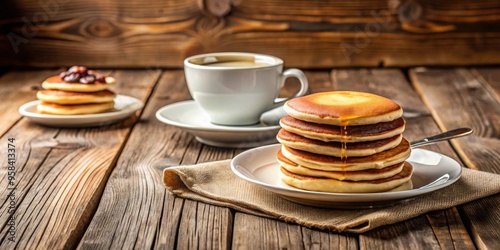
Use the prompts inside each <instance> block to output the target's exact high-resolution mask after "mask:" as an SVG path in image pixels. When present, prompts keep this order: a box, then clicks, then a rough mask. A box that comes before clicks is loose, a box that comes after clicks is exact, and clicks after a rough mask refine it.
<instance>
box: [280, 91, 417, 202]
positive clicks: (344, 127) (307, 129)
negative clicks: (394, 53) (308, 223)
mask: <svg viewBox="0 0 500 250" xmlns="http://www.w3.org/2000/svg"><path fill="white" fill-rule="evenodd" d="M284 109H285V111H286V112H287V114H288V116H285V117H283V118H282V119H281V120H280V125H281V126H282V129H281V130H280V131H279V133H278V135H277V139H278V141H279V142H280V143H281V144H282V145H283V146H282V150H281V151H280V152H278V154H277V159H278V162H279V163H280V166H281V172H282V173H283V175H282V180H283V181H284V182H285V183H287V184H289V185H291V186H295V187H298V188H301V189H306V190H315V191H329V192H378V191H388V190H391V189H394V188H396V187H398V186H401V185H402V184H403V183H406V182H408V181H409V180H410V178H411V175H412V173H413V171H412V166H411V164H409V163H407V162H405V160H406V158H407V157H408V156H409V152H410V147H409V144H408V142H407V141H406V140H405V139H404V138H403V136H402V133H403V131H404V127H405V121H404V119H403V118H401V116H402V114H403V110H402V108H401V107H400V106H399V105H398V104H397V103H395V102H394V101H392V100H390V99H387V98H385V97H382V96H378V95H374V94H370V93H363V92H353V91H333V92H320V93H316V94H312V95H308V96H304V97H298V98H295V99H292V100H290V101H288V102H287V103H286V104H285V106H284ZM355 173H356V174H355ZM360 176H361V177H360ZM351 178H354V179H351ZM358 180H359V182H356V181H358ZM366 180H369V181H370V182H369V183H367V182H366ZM344 181H345V182H344ZM351 182H352V183H351ZM346 187H348V188H346Z"/></svg>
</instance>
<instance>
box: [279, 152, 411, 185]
mask: <svg viewBox="0 0 500 250" xmlns="http://www.w3.org/2000/svg"><path fill="white" fill-rule="evenodd" d="M277 160H278V163H279V164H280V165H281V167H282V168H284V169H286V170H288V171H290V172H292V173H294V174H299V175H304V176H312V177H326V178H331V179H336V180H341V181H342V180H350V181H363V180H376V179H383V178H388V177H391V176H393V175H396V174H398V173H399V172H401V170H402V169H403V163H402V162H401V163H398V164H394V165H392V166H388V167H384V168H381V169H368V170H360V171H325V170H317V169H312V168H307V167H304V166H302V165H299V164H297V163H295V162H293V161H291V160H290V159H288V158H286V157H285V156H284V155H283V154H282V153H281V151H279V152H278V155H277Z"/></svg>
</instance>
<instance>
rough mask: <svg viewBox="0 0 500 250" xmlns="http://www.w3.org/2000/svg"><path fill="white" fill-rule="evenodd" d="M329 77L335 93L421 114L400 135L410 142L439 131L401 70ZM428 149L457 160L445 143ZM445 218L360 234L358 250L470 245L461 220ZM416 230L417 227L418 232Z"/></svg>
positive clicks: (351, 72)
mask: <svg viewBox="0 0 500 250" xmlns="http://www.w3.org/2000/svg"><path fill="white" fill-rule="evenodd" d="M331 77H332V82H333V83H334V86H335V89H336V90H351V91H364V92H370V93H375V94H378V95H382V96H385V97H387V98H390V99H393V100H394V101H395V102H397V103H398V104H399V105H400V106H402V107H403V110H404V109H412V110H413V111H414V112H416V113H417V114H420V116H418V117H415V118H407V119H406V128H405V132H404V133H403V135H404V137H405V138H406V139H408V140H409V141H412V140H417V139H421V138H424V137H425V136H429V135H433V134H437V133H439V132H440V130H439V128H438V127H437V125H436V124H435V123H434V121H433V120H432V118H431V117H430V116H429V112H428V111H427V110H426V109H425V106H424V104H423V103H422V101H421V100H420V99H419V98H418V95H417V94H416V93H415V92H414V91H413V90H412V88H411V85H410V83H409V82H408V80H407V79H406V77H405V75H404V74H403V73H402V71H400V70H398V69H389V70H387V69H352V70H333V71H332V73H331ZM389 83H390V84H389ZM427 148H428V149H430V150H433V151H436V152H440V153H443V154H445V155H448V156H450V157H452V158H454V159H455V160H458V161H459V158H458V157H457V156H456V154H455V153H454V151H453V150H452V148H451V147H450V146H449V144H448V143H446V142H444V143H438V144H434V145H430V146H427ZM446 211H447V210H446ZM446 218H447V220H446V221H439V222H438V221H436V220H435V219H433V218H432V217H429V220H428V221H426V220H425V217H424V216H421V217H418V218H415V219H411V220H408V221H405V222H401V223H398V224H396V225H394V226H391V227H383V228H381V229H376V230H374V232H368V233H366V234H363V235H360V238H359V242H360V247H361V248H362V249H364V248H366V249H371V248H373V246H376V247H375V248H383V249H399V248H406V247H407V246H410V247H411V248H415V247H417V246H420V248H422V249H427V248H428V249H438V248H439V246H440V245H441V244H442V243H441V242H442V241H450V240H453V241H454V242H456V244H457V246H460V247H466V246H471V245H472V241H471V239H470V238H469V237H468V234H467V229H466V228H465V227H464V224H463V223H462V221H461V220H459V219H457V218H456V217H455V216H453V214H449V213H446ZM415 227H418V230H416V229H415ZM396 228H397V229H396ZM443 230H446V231H448V232H450V233H449V235H446V236H443V235H442V234H441V233H440V232H441V231H443ZM401 232H404V233H401ZM416 232H419V233H416ZM422 232H425V233H424V234H423V233H422ZM389 239H390V240H389ZM417 248H418V247H417Z"/></svg>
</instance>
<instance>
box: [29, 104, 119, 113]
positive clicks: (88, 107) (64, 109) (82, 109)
mask: <svg viewBox="0 0 500 250" xmlns="http://www.w3.org/2000/svg"><path fill="white" fill-rule="evenodd" d="M114 106H115V103H114V102H113V101H111V102H104V103H91V104H75V105H62V104H55V103H49V102H41V103H39V104H38V105H37V110H38V112H40V113H46V114H54V115H81V114H95V113H101V112H105V111H109V110H112V109H113V108H114Z"/></svg>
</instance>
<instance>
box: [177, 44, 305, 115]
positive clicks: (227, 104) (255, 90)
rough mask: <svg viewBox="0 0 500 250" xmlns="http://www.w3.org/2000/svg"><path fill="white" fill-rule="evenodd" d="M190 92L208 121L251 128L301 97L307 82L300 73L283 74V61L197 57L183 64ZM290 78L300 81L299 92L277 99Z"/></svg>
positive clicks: (265, 57)
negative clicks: (262, 115)
mask: <svg viewBox="0 0 500 250" xmlns="http://www.w3.org/2000/svg"><path fill="white" fill-rule="evenodd" d="M184 72H185V75H186V82H187V86H188V88H189V92H190V93H191V96H192V97H193V99H194V100H195V101H196V103H198V105H199V106H200V107H201V109H202V110H203V111H205V113H206V114H207V115H208V117H209V118H210V121H211V122H212V123H215V124H222V125H250V124H256V123H258V122H259V118H260V115H261V114H262V113H264V112H265V111H267V110H270V109H272V108H275V107H278V106H279V105H282V104H283V103H284V102H286V101H287V100H289V99H291V98H294V97H297V96H302V95H304V94H306V92H307V90H308V82H307V78H306V76H305V75H304V73H303V72H302V71H301V70H299V69H287V70H285V71H284V72H283V60H282V59H280V58H278V57H275V56H271V55H263V54H256V53H245V52H220V53H210V54H202V55H196V56H192V57H189V58H186V59H185V60H184ZM289 77H296V78H298V79H299V81H300V84H301V87H300V90H299V91H298V92H297V93H296V94H295V95H293V96H291V97H284V98H278V96H279V93H280V90H281V89H282V88H283V87H284V85H285V80H286V79H287V78H289Z"/></svg>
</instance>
